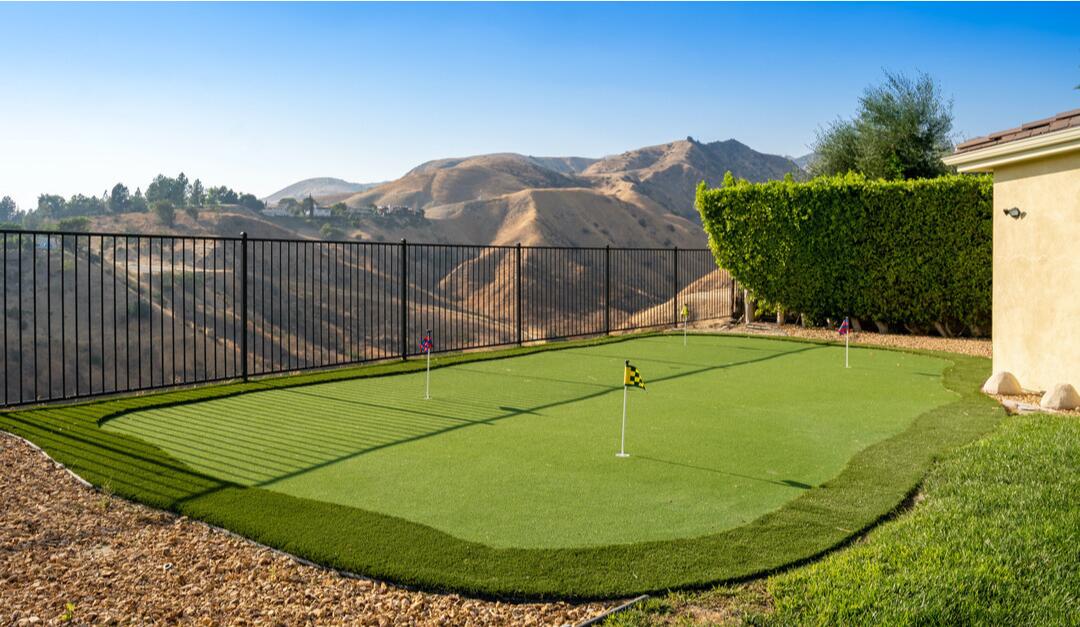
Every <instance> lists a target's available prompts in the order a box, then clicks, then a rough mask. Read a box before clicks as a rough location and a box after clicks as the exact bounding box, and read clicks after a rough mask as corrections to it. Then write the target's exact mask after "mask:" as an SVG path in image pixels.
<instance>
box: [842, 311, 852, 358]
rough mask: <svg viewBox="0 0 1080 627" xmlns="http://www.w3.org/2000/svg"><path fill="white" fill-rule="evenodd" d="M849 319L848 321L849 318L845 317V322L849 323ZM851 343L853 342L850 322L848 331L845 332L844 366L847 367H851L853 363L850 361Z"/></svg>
mask: <svg viewBox="0 0 1080 627" xmlns="http://www.w3.org/2000/svg"><path fill="white" fill-rule="evenodd" d="M847 321H848V319H847V318H844V324H847ZM850 344H851V325H850V324H849V325H848V328H847V333H845V334H844V367H845V368H850V367H851V365H850V364H849V363H848V348H849V345H850Z"/></svg>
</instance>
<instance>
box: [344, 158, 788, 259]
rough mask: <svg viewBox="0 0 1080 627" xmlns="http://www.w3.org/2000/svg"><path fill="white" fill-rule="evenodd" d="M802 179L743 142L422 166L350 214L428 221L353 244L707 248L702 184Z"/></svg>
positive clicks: (367, 233)
mask: <svg viewBox="0 0 1080 627" xmlns="http://www.w3.org/2000/svg"><path fill="white" fill-rule="evenodd" d="M728 171H730V172H732V173H733V174H734V175H735V176H738V177H740V178H744V179H748V180H751V181H765V180H770V179H778V178H783V177H784V175H785V174H787V173H789V172H790V173H794V174H796V175H797V176H802V175H803V172H802V170H801V169H800V168H799V167H798V166H797V165H796V164H795V163H794V162H792V161H791V160H790V159H787V158H785V157H780V156H776V155H769V154H764V153H760V152H757V151H756V150H753V149H752V148H750V147H749V146H746V145H745V144H742V143H740V142H738V141H736V140H733V139H732V140H727V141H719V142H712V143H702V142H698V141H695V140H694V139H692V138H687V139H685V140H679V141H674V142H670V143H667V144H660V145H657V146H648V147H645V148H640V149H637V150H630V151H627V152H624V153H622V154H619V155H612V156H608V157H604V158H601V159H588V158H584V157H534V156H526V155H519V154H514V153H497V154H489V155H478V156H472V157H459V158H450V159H438V160H435V161H428V162H426V163H423V164H421V165H419V166H417V167H415V168H413V169H412V170H410V171H409V172H407V173H406V174H405V175H404V176H402V177H401V178H400V179H397V180H396V181H390V182H388V183H384V184H382V185H379V186H377V187H373V188H371V189H368V190H365V191H362V192H359V193H357V194H354V195H352V196H350V197H349V198H348V199H347V200H346V201H345V202H346V204H348V205H349V206H350V207H354V208H365V207H371V206H372V205H375V206H379V207H407V208H409V209H411V210H422V211H423V214H424V215H423V218H422V219H421V220H420V221H419V223H418V221H416V220H412V221H410V222H409V223H408V226H406V225H405V224H403V223H402V221H400V220H398V221H394V220H388V219H386V218H385V217H382V218H376V217H362V218H360V219H359V221H358V223H357V224H356V225H355V226H356V231H355V232H354V233H353V234H354V235H355V236H359V237H368V238H373V239H385V240H396V239H399V238H401V237H408V238H416V237H419V238H420V239H423V240H425V241H436V242H460V243H474V244H487V243H495V244H513V243H516V242H521V243H523V244H551V245H566V246H603V245H604V244H612V245H620V246H674V245H677V246H702V245H704V243H705V235H704V233H703V231H702V229H701V226H700V224H699V222H698V215H697V212H696V210H695V209H694V193H695V189H696V187H697V184H698V183H699V182H700V181H703V180H704V181H706V182H707V183H709V184H711V185H716V184H719V183H720V181H721V180H722V179H723V176H724V173H725V172H728Z"/></svg>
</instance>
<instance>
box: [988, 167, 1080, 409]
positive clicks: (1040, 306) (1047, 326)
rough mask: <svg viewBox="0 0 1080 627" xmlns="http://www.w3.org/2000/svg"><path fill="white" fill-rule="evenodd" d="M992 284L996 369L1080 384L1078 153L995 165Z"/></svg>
mask: <svg viewBox="0 0 1080 627" xmlns="http://www.w3.org/2000/svg"><path fill="white" fill-rule="evenodd" d="M1010 207H1019V209H1020V210H1021V211H1026V212H1027V216H1026V217H1025V218H1023V219H1021V220H1015V219H1013V218H1010V217H1008V216H1005V215H1004V214H1003V210H1004V209H1008V208H1010ZM993 289H994V321H993V324H994V331H993V335H994V371H995V372H998V371H1002V370H1005V371H1008V372H1011V373H1013V374H1014V375H1016V378H1017V379H1019V380H1020V385H1022V386H1023V387H1024V388H1025V389H1030V390H1040V391H1042V390H1047V389H1050V388H1052V387H1053V386H1054V385H1056V384H1058V383H1070V384H1072V385H1073V386H1074V387H1076V388H1077V389H1080V151H1073V152H1070V153H1064V154H1061V155H1057V156H1053V157H1048V158H1045V159H1040V160H1035V161H1025V162H1021V163H1017V164H1012V165H1002V166H998V167H996V168H995V169H994V288H993Z"/></svg>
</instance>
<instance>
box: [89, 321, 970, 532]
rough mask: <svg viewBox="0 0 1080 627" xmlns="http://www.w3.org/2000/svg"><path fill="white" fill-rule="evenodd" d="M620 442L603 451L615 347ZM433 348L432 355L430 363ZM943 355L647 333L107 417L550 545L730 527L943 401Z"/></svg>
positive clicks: (372, 500) (172, 450)
mask: <svg viewBox="0 0 1080 627" xmlns="http://www.w3.org/2000/svg"><path fill="white" fill-rule="evenodd" d="M624 359H629V360H631V362H632V363H633V364H635V365H636V366H637V367H638V369H639V370H640V371H641V374H642V376H643V377H644V378H645V381H646V384H647V386H648V391H647V392H643V391H641V390H636V389H633V390H630V393H629V402H630V403H629V408H630V411H629V420H628V426H627V445H626V447H627V451H628V452H629V453H630V457H629V458H622V459H620V458H616V457H615V453H616V451H617V450H618V446H619V426H620V416H621V409H622V397H623V390H622V386H621V381H622V379H621V377H622V363H623V360H624ZM439 361H440V360H439V359H436V360H435V361H434V363H435V364H438V363H439ZM948 364H949V362H947V361H945V360H943V359H939V358H936V357H931V356H925V355H916V354H910V353H901V352H894V351H887V350H875V349H868V348H860V349H853V350H852V368H850V369H844V367H843V348H842V347H836V346H825V345H815V344H803V343H794V342H786V341H777V340H767V339H757V338H740V337H723V336H691V337H690V338H689V342H688V345H687V346H685V347H684V346H683V339H682V337H681V336H651V337H643V338H638V339H632V340H627V341H622V342H613V343H605V344H600V345H596V346H582V347H574V348H568V349H565V350H552V351H543V352H537V353H532V354H527V355H523V356H518V357H512V358H507V359H498V360H491V361H476V362H467V363H461V364H457V365H451V366H448V367H445V368H436V369H434V370H433V371H432V373H431V380H432V399H431V400H426V401H425V400H423V388H424V373H423V372H419V373H416V372H413V373H405V374H395V375H391V376H381V377H372V378H362V379H352V380H343V381H336V382H330V383H319V384H314V385H306V386H300V387H292V388H278V389H267V390H265V391H258V392H254V393H246V394H241V395H238V396H232V397H225V398H217V399H212V400H204V401H200V402H196V403H189V404H181V405H174V406H168V407H158V408H153V409H146V410H141V411H135V412H133V413H128V414H124V415H121V416H119V417H117V418H114V419H111V420H108V421H107V422H105V423H104V425H103V428H104V429H105V430H106V431H112V432H117V433H122V434H126V435H130V436H135V437H137V438H140V439H142V440H145V441H147V442H149V443H151V444H153V445H156V446H157V447H159V448H160V449H162V450H163V451H165V452H166V453H168V454H169V455H171V456H172V457H174V458H175V459H177V460H179V461H181V462H183V463H184V464H186V465H187V466H189V467H190V468H192V469H193V470H195V471H198V472H200V473H205V474H206V475H209V476H212V477H216V478H219V479H221V480H225V481H228V482H234V483H237V484H240V485H244V486H253V487H260V488H264V489H266V490H270V491H273V492H279V493H283V494H287V495H291V496H295V497H302V498H306V499H313V500H317V501H324V502H327V503H333V504H337V505H345V506H349V507H354V508H359V509H363V510H368V511H372V512H377V513H380V514H386V515H390V516H394V517H398V518H402V519H405V520H408V521H412V522H416V523H420V524H423V525H426V526H429V527H432V528H434V529H437V530H440V531H443V532H445V533H447V534H449V535H451V536H454V537H457V538H460V539H463V540H467V541H472V542H477V543H480V544H484V545H487V546H491V547H497V548H506V547H517V548H566V547H592V546H601V545H611V544H624V543H637V542H642V541H650V540H671V539H676V538H687V537H697V536H703V535H706V534H712V533H716V532H720V531H724V530H727V529H732V528H735V527H739V526H741V525H744V524H746V523H749V522H750V521H752V520H754V519H756V518H758V517H760V516H762V515H763V514H765V513H767V512H770V511H773V510H776V509H778V508H779V507H781V506H782V505H784V504H785V503H786V502H788V501H791V500H793V499H795V498H796V497H798V496H800V495H801V494H803V493H804V492H805V491H806V490H808V489H810V488H812V487H814V486H817V485H819V484H821V483H823V482H825V481H828V480H829V479H831V478H833V477H835V476H837V475H838V474H839V473H840V472H841V471H842V470H843V468H844V466H845V465H846V464H847V462H848V460H850V459H851V458H852V456H854V455H855V454H856V453H857V452H859V451H861V450H863V449H865V448H867V447H868V446H870V445H872V444H874V443H877V442H880V441H882V440H885V439H887V438H889V437H891V436H894V435H896V434H898V433H900V432H902V431H904V430H906V429H907V428H908V426H909V425H910V424H911V422H912V421H913V420H914V419H915V418H916V417H917V416H919V415H920V414H923V413H924V412H927V411H929V410H931V409H933V408H935V407H938V406H941V405H944V404H947V403H950V402H953V401H956V400H957V398H958V395H957V394H955V393H953V392H950V391H948V390H946V389H945V388H944V386H943V385H942V373H943V370H944V369H945V367H946V366H947V365H948Z"/></svg>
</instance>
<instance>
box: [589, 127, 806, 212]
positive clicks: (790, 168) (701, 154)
mask: <svg viewBox="0 0 1080 627" xmlns="http://www.w3.org/2000/svg"><path fill="white" fill-rule="evenodd" d="M729 171H730V172H731V173H732V174H734V175H735V176H736V177H739V178H743V179H747V180H749V181H754V182H760V181H767V180H772V179H780V178H783V177H784V175H785V174H787V173H789V172H797V173H798V172H801V170H800V169H799V168H798V166H797V165H795V164H794V163H793V162H792V161H791V160H790V159H788V158H786V157H780V156H777V155H769V154H765V153H761V152H758V151H756V150H754V149H752V148H750V147H749V146H747V145H746V144H743V143H740V142H738V141H736V140H734V139H729V140H727V141H718V142H712V143H707V144H706V143H701V142H698V141H696V140H694V139H693V138H689V137H688V138H687V139H685V140H680V141H674V142H671V143H668V144H661V145H659V146H648V147H646V148H640V149H638V150H630V151H627V152H624V153H622V154H620V155H616V156H613V157H606V158H604V159H601V160H599V161H597V162H596V163H594V164H592V165H590V166H589V167H588V168H587V169H586V170H585V171H584V172H583V175H584V176H586V177H590V178H592V179H594V180H596V181H598V182H599V181H603V182H604V183H606V184H607V185H608V186H612V185H614V184H615V183H616V181H620V180H621V181H624V182H627V183H630V186H631V189H632V190H633V191H634V192H635V193H638V194H641V195H643V196H645V197H647V198H649V199H650V200H652V201H654V202H656V203H657V204H659V205H660V206H661V207H663V208H664V209H666V210H668V211H670V212H671V213H674V214H676V215H681V216H684V217H688V218H691V219H695V220H696V219H697V211H696V210H695V209H694V193H695V189H696V188H697V184H698V183H699V182H701V181H705V182H706V183H707V184H709V185H718V184H720V182H721V181H723V179H724V173H726V172H729Z"/></svg>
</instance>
